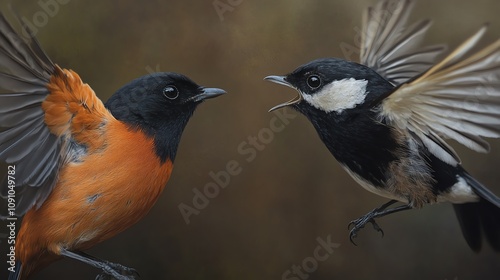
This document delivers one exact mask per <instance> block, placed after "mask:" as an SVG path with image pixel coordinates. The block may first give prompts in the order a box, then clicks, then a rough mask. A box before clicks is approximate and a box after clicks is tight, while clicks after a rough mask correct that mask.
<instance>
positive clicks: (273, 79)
mask: <svg viewBox="0 0 500 280" xmlns="http://www.w3.org/2000/svg"><path fill="white" fill-rule="evenodd" d="M264 80H266V81H270V82H273V83H276V84H280V85H284V86H287V87H290V88H293V89H295V90H297V88H296V87H294V86H293V85H292V84H290V83H289V82H288V81H287V80H286V77H285V76H267V77H265V78H264ZM297 92H299V91H298V90H297ZM302 99H303V98H302V95H301V94H300V92H299V94H298V95H297V96H296V97H295V98H293V99H292V100H290V101H288V102H285V103H281V104H279V105H276V106H274V107H273V108H271V109H270V110H269V112H272V111H274V110H277V109H280V108H283V107H286V106H291V105H294V104H297V103H299V102H300V101H302Z"/></svg>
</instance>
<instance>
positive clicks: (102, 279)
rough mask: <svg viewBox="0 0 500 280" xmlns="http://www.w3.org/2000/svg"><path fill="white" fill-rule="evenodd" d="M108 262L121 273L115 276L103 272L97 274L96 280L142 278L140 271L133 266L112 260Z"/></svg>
mask: <svg viewBox="0 0 500 280" xmlns="http://www.w3.org/2000/svg"><path fill="white" fill-rule="evenodd" d="M106 264H107V265H108V266H109V267H111V268H112V269H113V270H114V271H115V272H116V273H117V274H119V275H117V276H116V275H115V276H113V275H110V274H108V273H101V274H99V275H97V276H96V278H95V280H137V279H140V278H141V276H140V275H139V272H138V271H137V270H135V269H133V268H130V267H126V266H123V265H121V264H118V263H112V262H106Z"/></svg>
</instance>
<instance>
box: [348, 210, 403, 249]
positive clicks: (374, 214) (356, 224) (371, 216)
mask: <svg viewBox="0 0 500 280" xmlns="http://www.w3.org/2000/svg"><path fill="white" fill-rule="evenodd" d="M396 202H398V201H397V200H391V201H389V202H387V203H385V204H383V205H382V206H380V207H378V208H375V209H373V210H372V211H370V212H368V214H366V215H364V216H363V217H361V218H359V219H356V220H354V221H351V222H350V223H349V226H348V228H350V227H351V225H352V226H353V228H352V229H351V231H350V232H349V239H350V240H351V243H352V244H354V245H356V243H354V240H353V239H354V238H356V236H357V233H358V231H359V230H360V229H362V228H364V227H365V225H366V224H367V223H371V224H372V225H373V228H374V229H375V230H376V231H378V232H380V233H382V237H383V236H384V231H383V230H382V228H380V226H379V225H378V224H377V223H376V222H375V218H380V217H383V216H386V215H389V214H392V213H396V212H400V211H404V210H408V209H411V208H412V207H411V206H410V205H409V204H408V205H401V206H398V207H394V208H390V209H387V207H389V206H391V205H393V204H394V203H396Z"/></svg>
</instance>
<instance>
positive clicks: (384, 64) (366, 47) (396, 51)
mask: <svg viewBox="0 0 500 280" xmlns="http://www.w3.org/2000/svg"><path fill="white" fill-rule="evenodd" d="M413 5H414V1H413V0H403V1H394V0H393V1H390V0H389V1H387V0H385V1H381V2H379V3H378V4H377V6H375V7H374V8H372V7H370V8H368V9H367V10H366V11H365V13H364V15H363V29H362V32H361V50H360V62H361V64H364V65H366V66H368V67H370V68H372V69H373V70H375V71H376V72H377V73H379V74H380V75H381V76H382V77H384V78H386V79H387V80H388V81H390V82H391V83H392V84H394V85H398V84H401V83H403V82H406V81H408V80H409V79H411V78H413V77H415V76H416V75H419V74H421V73H422V72H424V71H425V70H427V69H429V68H430V67H431V66H432V65H434V63H435V60H436V57H437V56H439V55H440V54H441V53H442V52H443V51H444V50H445V49H446V47H445V46H444V45H436V46H428V47H423V48H422V47H421V43H422V40H423V39H424V36H425V33H426V32H427V30H428V29H429V27H430V26H431V21H429V20H421V21H418V22H416V23H415V24H413V25H411V26H410V27H406V23H407V21H408V17H409V15H410V13H411V10H412V9H413Z"/></svg>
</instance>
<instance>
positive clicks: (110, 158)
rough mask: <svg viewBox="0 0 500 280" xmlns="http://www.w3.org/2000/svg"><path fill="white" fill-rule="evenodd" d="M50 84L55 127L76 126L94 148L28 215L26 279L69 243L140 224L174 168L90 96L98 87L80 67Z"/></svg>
mask: <svg viewBox="0 0 500 280" xmlns="http://www.w3.org/2000/svg"><path fill="white" fill-rule="evenodd" d="M56 69H57V68H56ZM60 73H65V75H64V76H62V75H60ZM48 88H49V89H50V91H51V94H50V95H49V96H48V97H47V99H46V101H45V102H44V103H43V108H44V109H45V112H46V115H45V116H46V117H45V120H46V123H47V125H48V126H49V127H50V129H51V130H52V132H53V133H55V134H58V135H63V134H65V133H66V131H67V130H68V129H71V133H72V134H73V137H75V138H76V139H78V140H79V142H80V143H84V144H85V145H86V146H88V147H89V150H93V152H92V153H89V154H88V155H87V156H85V158H84V159H83V160H82V162H71V163H68V164H66V165H65V166H64V167H63V168H62V169H61V171H60V175H59V180H58V182H57V184H56V186H55V188H54V190H53V191H52V192H51V194H50V195H49V197H48V198H47V200H46V201H45V202H44V204H43V205H42V206H41V207H40V208H39V209H35V208H34V209H32V210H30V211H29V212H28V213H27V214H26V216H25V217H24V219H23V223H22V226H21V229H20V232H19V235H18V240H17V244H19V245H18V246H17V247H16V255H17V256H18V258H19V260H20V261H21V262H22V263H23V264H27V265H29V266H27V267H23V277H25V276H28V275H29V274H30V273H31V272H34V271H36V270H38V266H39V265H43V266H45V265H47V264H48V263H47V260H49V259H54V260H55V259H57V256H58V255H59V252H60V249H61V248H65V249H70V250H85V249H88V248H90V247H92V246H93V245H95V244H96V243H99V242H101V241H103V240H106V239H108V238H110V237H113V236H114V235H116V234H118V233H120V232H121V231H123V230H125V229H127V228H128V227H130V226H131V225H133V224H135V223H136V222H137V221H139V220H140V219H141V218H142V217H143V216H144V215H145V214H146V213H147V212H148V211H149V210H150V209H151V207H152V206H153V205H154V203H155V202H156V200H157V199H158V196H159V195H160V193H161V192H162V190H163V188H164V187H165V184H166V183H167V181H168V179H169V177H170V174H171V171H172V167H173V165H172V162H171V161H170V160H167V161H166V162H165V163H161V162H160V160H159V158H158V157H157V156H156V155H155V153H154V146H153V139H151V138H148V137H146V135H145V134H144V133H142V132H141V131H140V130H133V129H131V128H129V127H128V126H127V125H126V124H124V123H122V122H120V121H118V120H116V119H115V118H114V117H113V116H112V115H111V114H110V113H109V112H108V111H107V110H106V109H105V108H104V106H103V105H102V103H101V101H100V100H99V99H95V100H93V99H86V98H87V97H95V95H93V94H86V93H87V91H92V89H91V88H90V87H88V86H87V85H85V84H82V82H81V80H80V78H79V77H78V75H76V73H74V72H72V71H68V70H64V72H59V73H57V72H56V74H55V76H53V77H52V79H51V83H50V84H49V86H48ZM79 102H82V103H85V104H86V106H83V107H82V106H80V105H78V104H76V103H79ZM73 103H75V105H74V106H73ZM83 108H85V109H83ZM98 116H100V117H98ZM103 120H105V121H104V124H103V125H101V123H103ZM89 152H90V151H89ZM139 174H142V176H140V175H139ZM51 254H52V255H53V256H52V258H51V256H50V255H51ZM38 260H44V261H43V263H41V264H40V263H39V262H38ZM40 268H41V267H40Z"/></svg>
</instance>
